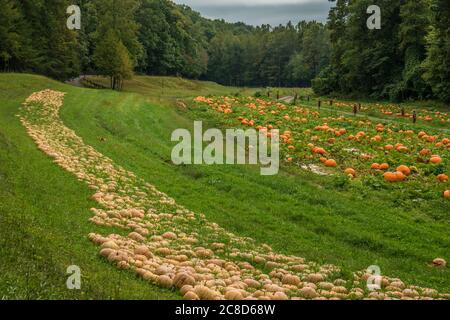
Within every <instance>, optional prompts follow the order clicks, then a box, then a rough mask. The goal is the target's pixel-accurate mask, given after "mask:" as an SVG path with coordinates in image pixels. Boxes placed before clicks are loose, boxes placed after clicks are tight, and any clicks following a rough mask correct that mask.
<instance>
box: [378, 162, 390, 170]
mask: <svg viewBox="0 0 450 320" xmlns="http://www.w3.org/2000/svg"><path fill="white" fill-rule="evenodd" d="M388 169H389V165H388V164H387V163H382V164H380V170H388Z"/></svg>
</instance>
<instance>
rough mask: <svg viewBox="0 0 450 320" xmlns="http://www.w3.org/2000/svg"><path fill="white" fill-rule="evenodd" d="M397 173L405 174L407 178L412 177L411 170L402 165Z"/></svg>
mask: <svg viewBox="0 0 450 320" xmlns="http://www.w3.org/2000/svg"><path fill="white" fill-rule="evenodd" d="M397 171H399V172H401V173H403V174H404V175H405V176H410V175H411V169H410V168H408V167H407V166H405V165H401V166H400V167H398V168H397Z"/></svg>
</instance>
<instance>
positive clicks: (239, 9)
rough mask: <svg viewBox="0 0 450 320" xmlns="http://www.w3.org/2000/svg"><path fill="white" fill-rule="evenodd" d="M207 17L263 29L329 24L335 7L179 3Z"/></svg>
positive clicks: (296, 2) (311, 1) (277, 1)
mask: <svg viewBox="0 0 450 320" xmlns="http://www.w3.org/2000/svg"><path fill="white" fill-rule="evenodd" d="M175 2H176V3H180V4H186V5H188V6H190V7H192V8H193V9H194V10H196V11H199V12H200V13H201V14H202V15H203V16H205V17H208V18H212V19H225V20H226V21H229V22H238V21H242V22H245V23H247V24H252V25H261V24H270V25H273V26H274V25H278V24H280V23H281V24H285V23H287V22H288V21H292V22H294V23H297V22H298V21H301V20H306V21H311V20H316V21H322V22H325V21H326V18H327V16H328V11H329V9H330V7H331V4H330V3H329V2H328V1H327V0H246V1H242V0H213V1H211V0H175Z"/></svg>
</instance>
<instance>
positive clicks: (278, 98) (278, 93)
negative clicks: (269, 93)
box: [277, 91, 280, 100]
mask: <svg viewBox="0 0 450 320" xmlns="http://www.w3.org/2000/svg"><path fill="white" fill-rule="evenodd" d="M277 100H280V91H277Z"/></svg>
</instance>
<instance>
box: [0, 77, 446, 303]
mask: <svg viewBox="0 0 450 320" xmlns="http://www.w3.org/2000/svg"><path fill="white" fill-rule="evenodd" d="M138 80H139V82H140V83H144V84H143V85H142V86H137V84H133V86H128V87H125V91H126V92H122V93H118V92H112V91H109V90H87V89H80V88H74V87H69V86H65V85H62V84H59V83H57V82H54V81H50V80H48V79H45V78H43V77H38V76H29V75H13V74H6V75H5V74H3V75H0V88H2V89H5V90H1V91H0V147H1V148H0V257H1V260H2V263H0V297H4V298H8V299H11V298H32V299H35V298H42V299H46V298H81V299H84V298H100V299H103V298H104V299H109V298H111V299H120V298H160V299H164V298H176V297H178V295H177V294H175V293H172V292H171V291H167V290H161V289H158V288H156V287H154V286H151V285H149V284H147V283H144V282H143V281H140V280H138V279H137V278H136V277H135V276H134V275H132V273H130V272H124V271H119V270H116V269H115V268H114V267H113V266H110V265H109V264H108V263H107V262H105V261H103V260H102V259H100V258H99V257H98V253H97V249H96V248H95V247H94V246H93V245H92V244H91V243H90V242H89V241H88V240H87V234H88V233H89V232H95V231H98V230H99V229H98V227H95V226H94V225H93V224H91V223H90V222H89V221H88V218H89V217H90V215H91V213H90V212H89V208H91V207H93V206H94V205H95V204H94V203H93V202H92V201H91V200H89V198H90V195H91V193H92V192H91V191H89V190H88V188H87V187H86V186H85V185H84V184H83V183H80V182H78V181H77V180H76V179H75V178H73V176H72V175H70V174H69V173H66V172H64V171H63V170H62V169H60V168H59V167H57V166H56V165H54V164H53V163H52V162H51V160H50V159H48V158H47V157H46V156H44V155H43V154H42V153H41V152H40V151H38V150H37V148H36V147H35V145H34V143H33V142H32V140H31V139H30V138H29V137H27V135H26V132H25V130H24V129H23V127H22V126H21V124H20V123H19V121H18V119H17V117H15V114H16V113H17V110H18V107H19V106H20V103H21V102H23V100H24V99H25V98H26V97H27V96H28V95H29V94H31V93H32V92H34V91H38V90H41V89H45V88H52V89H55V90H61V91H64V92H67V93H68V94H67V96H66V98H65V105H64V107H63V109H62V118H63V120H64V122H65V123H66V125H67V126H68V127H70V128H72V129H74V130H75V131H76V133H77V134H78V135H79V136H81V137H82V138H83V139H84V140H85V142H86V143H87V144H90V145H92V146H94V147H95V148H96V149H97V150H98V151H100V152H102V153H103V154H105V155H107V156H109V157H110V158H112V159H113V160H114V161H115V162H116V163H117V164H119V165H122V166H123V167H125V168H126V169H129V170H131V171H133V172H135V173H136V174H137V175H138V176H140V177H142V178H144V179H145V180H147V181H149V182H151V183H152V184H154V185H156V186H157V187H158V188H159V189H160V190H161V191H163V192H166V193H168V194H169V195H170V196H171V197H173V198H175V199H176V200H177V202H178V203H180V204H182V205H184V206H186V207H188V208H190V209H192V210H194V211H196V212H202V213H204V214H205V215H206V216H207V218H208V219H209V220H211V221H215V222H218V223H219V224H220V225H221V226H223V227H225V228H226V229H228V230H230V231H232V232H235V233H237V234H239V235H243V236H250V237H253V238H255V239H257V240H258V241H261V242H265V243H268V244H270V245H272V246H273V247H274V249H275V250H278V251H280V252H283V253H287V254H295V255H299V256H303V257H306V258H308V259H311V260H314V261H318V262H322V263H333V264H336V265H338V266H341V267H342V268H343V269H344V270H345V271H356V270H362V269H365V268H367V267H368V266H370V265H373V264H377V265H379V266H380V267H381V270H382V272H383V274H387V275H389V276H394V277H400V278H402V279H403V280H404V281H406V282H408V283H410V284H417V285H421V286H429V287H433V288H436V289H440V290H442V291H445V292H448V288H450V272H449V269H448V268H447V269H441V270H438V269H434V268H431V267H429V265H428V264H429V263H430V261H431V260H433V259H434V258H436V257H438V256H440V257H444V258H446V259H447V260H450V259H449V258H450V257H449V256H448V252H450V235H449V233H448V230H449V225H450V223H449V222H450V221H449V217H448V212H449V209H450V208H449V206H448V205H445V204H441V205H437V204H435V203H429V204H427V203H425V204H421V205H417V206H414V205H413V202H411V203H400V204H399V203H397V202H395V194H394V195H386V196H385V197H384V196H383V195H382V193H379V192H367V193H362V194H355V193H354V192H352V190H351V189H347V188H343V187H340V186H339V183H338V182H337V181H335V180H334V178H332V177H325V178H324V177H317V176H314V175H312V174H310V173H307V172H298V171H297V172H285V171H283V172H281V173H280V175H278V176H275V177H262V176H260V175H259V170H258V168H255V167H240V166H238V167H236V166H174V165H173V164H172V163H171V161H170V154H171V148H172V146H173V144H172V143H170V135H171V133H172V131H173V130H174V129H177V128H191V127H192V120H193V118H192V117H193V114H192V113H191V112H190V111H189V109H184V108H177V107H174V104H173V102H174V99H176V98H177V97H181V98H184V99H186V100H188V99H189V98H190V97H193V96H196V95H198V94H204V95H206V94H207V93H209V92H210V93H211V94H229V93H233V92H235V91H236V88H226V87H221V86H218V85H216V84H211V83H206V84H204V83H201V82H190V81H185V80H181V79H173V78H165V81H166V84H165V85H164V87H165V88H166V87H167V88H171V89H167V91H164V92H166V93H164V94H162V93H161V94H160V95H158V94H157V93H156V92H157V91H158V89H155V91H151V90H147V88H151V86H154V87H156V88H158V85H157V83H159V80H160V78H144V77H139V78H138ZM252 90H255V89H252ZM127 91H136V92H137V93H130V92H127ZM198 120H200V119H198ZM205 120H206V121H207V125H208V126H214V125H216V124H217V123H216V120H215V119H212V118H207V119H205ZM100 231H101V229H100ZM4 261H6V263H4ZM71 264H77V265H79V266H80V267H81V269H82V271H83V290H82V292H71V291H68V290H67V289H66V288H65V280H66V275H65V270H66V268H67V266H68V265H71Z"/></svg>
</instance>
